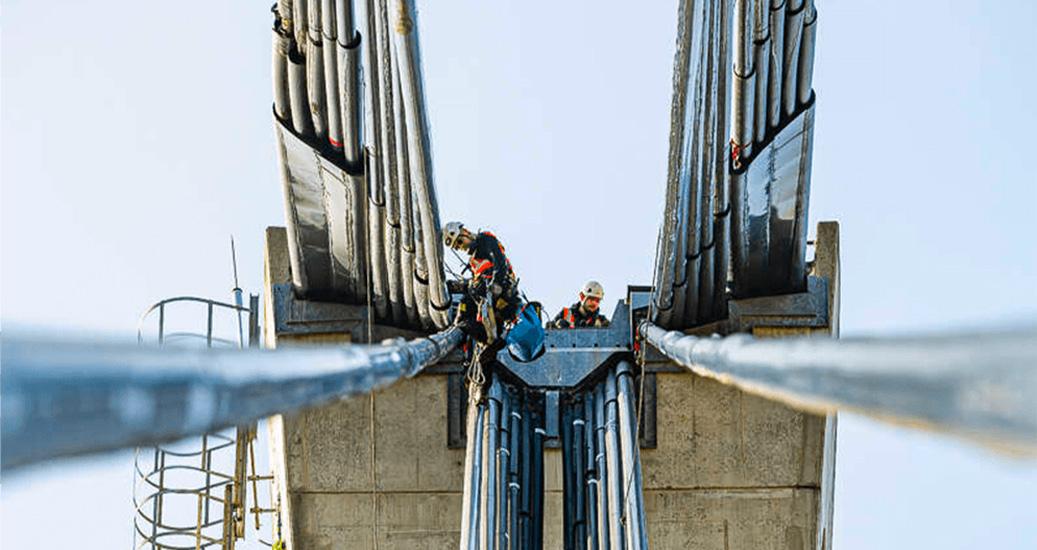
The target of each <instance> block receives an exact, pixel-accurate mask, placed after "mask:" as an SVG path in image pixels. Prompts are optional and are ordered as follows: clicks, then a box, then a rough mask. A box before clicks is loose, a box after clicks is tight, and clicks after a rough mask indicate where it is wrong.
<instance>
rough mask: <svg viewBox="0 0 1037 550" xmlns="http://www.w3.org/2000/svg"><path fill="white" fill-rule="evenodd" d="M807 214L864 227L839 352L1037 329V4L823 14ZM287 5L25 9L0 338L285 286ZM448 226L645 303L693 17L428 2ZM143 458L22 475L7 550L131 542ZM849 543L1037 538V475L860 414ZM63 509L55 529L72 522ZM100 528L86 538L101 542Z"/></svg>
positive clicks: (570, 291)
mask: <svg viewBox="0 0 1037 550" xmlns="http://www.w3.org/2000/svg"><path fill="white" fill-rule="evenodd" d="M817 3H818V9H819V13H820V16H819V28H818V46H817V57H816V61H815V77H814V86H815V90H816V92H817V94H818V102H817V113H816V114H817V117H816V128H815V134H814V138H815V139H814V141H815V145H814V147H815V149H814V157H813V159H814V165H813V185H812V190H811V198H810V201H811V203H810V219H811V220H812V221H811V223H813V222H816V221H818V220H839V221H840V223H841V227H842V243H841V245H842V318H841V323H842V332H843V334H844V335H855V334H887V335H889V334H899V333H903V332H931V331H941V330H947V329H952V328H967V327H983V326H992V325H993V326H1009V325H1013V324H1018V323H1021V322H1033V321H1034V320H1035V319H1037V250H1035V246H1034V244H1033V240H1034V235H1037V215H1035V211H1034V205H1035V204H1037V177H1035V176H1034V171H1033V169H1032V167H1031V165H1030V164H1029V161H1027V160H1026V159H1027V155H1028V154H1029V152H1030V151H1031V150H1032V149H1033V146H1034V145H1035V139H1034V128H1037V108H1035V107H1034V106H1033V103H1032V101H1031V96H1032V90H1033V89H1034V87H1035V85H1037V63H1035V62H1034V59H1035V58H1037V44H1035V42H1034V41H1033V40H1032V39H1031V35H1032V28H1033V26H1034V24H1035V23H1037V5H1035V4H1033V3H1032V2H1028V1H1025V0H1019V1H1003V2H998V3H996V4H992V3H990V2H982V1H979V0H971V1H965V0H962V1H955V2H949V1H943V2H938V1H916V2H897V1H893V0H875V1H871V2H847V1H845V0H832V1H823V0H818V2H817ZM268 4H269V2H266V3H263V2H241V1H238V2H198V1H193V2H180V3H168V2H131V1H128V0H124V1H117V0H99V1H97V2H74V1H69V0H55V1H52V2H45V3H41V2H27V1H19V0H5V2H4V4H3V19H2V22H0V25H2V33H0V184H2V190H0V214H2V215H0V250H2V254H0V318H2V323H3V326H4V327H5V329H9V328H10V327H12V326H14V327H18V326H28V327H42V328H45V329H49V330H53V331H62V332H64V333H66V334H73V333H75V332H92V333H104V334H107V335H112V336H115V337H117V338H131V337H133V335H134V334H135V330H136V324H137V320H138V317H139V315H140V313H141V312H142V311H143V310H144V308H145V307H147V306H148V305H149V304H151V303H153V302H155V301H156V300H159V299H161V298H164V297H167V296H171V295H182V294H194V295H201V296H209V297H214V298H221V299H226V298H229V297H230V288H231V287H232V286H233V283H232V275H231V263H230V250H229V248H230V247H229V238H230V236H231V235H234V236H235V238H236V240H237V245H238V261H239V266H240V267H239V272H240V276H241V286H242V287H243V288H245V289H246V291H253V292H258V291H259V290H260V288H261V282H262V281H261V266H262V235H263V229H264V228H265V227H266V226H269V225H282V224H283V223H284V211H283V205H282V196H281V190H280V183H279V181H278V177H277V173H278V172H277V166H276V157H275V154H274V145H273V133H272V122H271V118H270V114H269V113H270V103H271V85H270V77H269V69H270V23H271V20H270V14H269V10H268V7H269V5H268ZM418 6H419V9H420V19H419V25H420V31H421V39H422V48H423V51H422V54H423V58H424V63H425V66H424V74H425V78H426V94H427V99H428V106H429V117H430V121H431V125H432V134H433V135H432V144H433V154H434V158H435V179H436V186H437V191H438V194H439V204H440V207H441V214H442V218H443V219H444V220H449V219H462V220H465V221H466V222H467V223H468V224H469V225H474V226H478V227H483V228H486V229H491V230H493V231H494V233H495V234H497V235H498V236H499V237H501V239H502V240H503V241H504V243H505V245H506V246H507V247H508V252H509V255H510V257H511V260H512V263H513V264H514V265H515V268H516V270H517V271H518V274H519V276H520V277H521V278H522V285H523V288H524V290H525V291H526V292H527V294H529V295H530V297H531V298H535V299H539V300H540V301H542V302H544V303H545V304H546V305H547V307H548V309H552V310H553V309H556V308H559V307H561V306H563V305H566V304H567V303H569V302H571V301H572V300H574V299H575V294H576V292H577V291H578V289H579V286H580V285H581V284H582V283H583V282H584V281H585V280H586V279H588V278H596V279H598V280H599V281H601V282H602V283H603V284H604V286H605V288H606V293H607V296H606V299H607V300H610V301H611V300H614V299H619V298H621V297H622V295H623V291H624V287H625V285H627V284H649V283H650V282H651V269H652V265H653V258H654V253H655V250H654V249H655V238H656V232H657V230H658V223H659V221H660V219H661V213H662V207H663V188H664V185H665V171H666V155H667V136H668V132H669V109H670V93H671V78H672V64H673V52H674V42H675V38H676V25H677V19H676V13H677V4H676V0H665V1H660V0H656V1H652V2H639V3H630V2H628V3H619V2H607V1H595V2H590V1H587V0H580V1H576V0H574V1H570V2H545V1H542V0H526V1H495V2H479V1H475V0H454V1H451V2H428V1H422V0H419V2H418ZM130 460H131V455H130V454H127V453H117V454H115V455H109V456H105V457H97V458H91V459H85V460H77V461H72V462H66V463H60V464H56V465H49V466H45V467H41V468H38V469H36V470H34V471H33V472H31V473H29V474H26V475H23V476H19V477H16V478H15V479H5V480H3V481H4V482H3V483H2V485H0V494H2V500H0V503H2V515H0V546H4V547H9V548H59V547H70V546H72V545H73V544H74V546H75V547H77V548H81V549H92V548H113V547H128V546H129V545H130V539H129V535H130V528H129V526H130V524H129V517H130V513H131V508H130V504H129V487H130V474H131V470H130ZM837 463H838V473H837V482H836V516H835V541H834V542H835V548H836V549H838V550H852V549H874V548H929V547H933V548H935V547H939V548H943V549H959V548H960V549H965V548H976V547H999V548H1034V547H1037V496H1035V495H1037V464H1035V462H1033V461H1022V460H1016V459H1010V458H1005V457H1002V456H999V455H996V454H992V453H990V452H989V451H986V450H983V449H977V448H975V447H972V446H969V445H966V444H963V443H961V442H958V441H955V440H951V439H947V438H944V437H942V436H936V435H932V434H927V433H918V432H911V431H908V430H905V429H902V428H893V427H888V426H886V425H882V424H878V423H875V422H873V421H871V420H868V419H864V418H860V417H856V416H852V415H843V416H842V417H841V419H840V433H839V451H838V461H837ZM58 518H60V520H59V522H58V525H60V526H61V528H60V529H58V528H54V527H53V526H54V525H55V520H56V519H58ZM87 534H89V535H87Z"/></svg>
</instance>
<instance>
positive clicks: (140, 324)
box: [137, 296, 251, 347]
mask: <svg viewBox="0 0 1037 550" xmlns="http://www.w3.org/2000/svg"><path fill="white" fill-rule="evenodd" d="M175 302H195V303H201V304H206V305H208V307H209V311H210V315H209V329H208V330H209V335H206V336H203V337H208V338H209V339H210V340H211V333H212V315H211V312H212V308H213V307H221V308H224V309H229V310H232V311H236V312H238V313H241V312H249V311H251V310H250V309H249V308H247V307H244V306H239V305H235V304H231V303H228V302H220V301H218V300H212V299H209V298H200V297H198V296H174V297H172V298H166V299H164V300H160V301H158V302H155V303H154V304H151V306H149V307H148V309H146V310H144V313H142V314H141V316H140V320H139V321H137V343H143V342H144V322H145V321H147V320H148V317H149V316H150V315H151V314H152V313H154V312H155V311H156V310H157V311H158V312H159V321H158V322H159V331H158V334H159V342H161V341H162V339H163V336H164V334H163V328H164V327H163V325H164V320H165V318H164V315H163V314H164V312H165V307H166V305H167V304H171V303H175ZM240 344H241V345H242V347H244V342H240Z"/></svg>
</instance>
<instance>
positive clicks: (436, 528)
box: [263, 222, 839, 550]
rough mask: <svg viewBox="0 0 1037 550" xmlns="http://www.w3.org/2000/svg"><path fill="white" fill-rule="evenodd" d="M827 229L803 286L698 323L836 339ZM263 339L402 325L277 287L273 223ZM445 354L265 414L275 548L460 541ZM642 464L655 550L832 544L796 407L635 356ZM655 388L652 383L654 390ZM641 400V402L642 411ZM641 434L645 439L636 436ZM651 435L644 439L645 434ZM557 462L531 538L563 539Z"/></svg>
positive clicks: (822, 443)
mask: <svg viewBox="0 0 1037 550" xmlns="http://www.w3.org/2000/svg"><path fill="white" fill-rule="evenodd" d="M838 241H839V234H838V225H837V224H835V223H831V222H829V223H821V224H819V226H818V230H817V238H816V245H815V256H814V261H813V262H812V263H811V264H810V276H811V279H810V280H811V284H810V287H809V289H808V291H807V292H805V293H801V294H790V295H782V296H776V297H768V298H754V299H746V300H734V301H732V303H731V307H730V311H729V318H728V319H727V320H726V321H724V322H722V323H719V324H714V325H709V326H706V327H704V328H703V330H704V331H708V332H726V331H737V332H750V333H752V334H754V335H755V336H762V337H782V336H791V335H802V334H806V333H826V334H832V335H833V336H836V335H838V317H839V305H838V304H839V286H838V285H839V243H838ZM265 264H266V265H265V288H264V296H265V303H264V320H265V322H264V324H263V326H264V341H265V344H266V346H267V347H270V348H274V347H278V348H283V347H288V346H304V345H310V344H328V343H338V342H342V343H344V342H364V341H367V340H368V339H369V338H370V339H372V340H373V341H380V340H382V339H385V338H393V337H408V336H412V334H411V333H408V332H406V331H401V330H398V329H394V328H391V327H384V326H378V325H369V324H368V322H367V314H366V311H367V308H366V306H364V305H358V306H351V305H343V304H331V303H321V302H311V301H307V300H302V299H298V298H296V297H295V296H294V295H293V294H292V291H291V275H290V271H289V270H290V267H289V260H288V246H287V240H286V233H285V230H284V229H283V228H277V227H272V228H269V229H268V230H267V232H266V261H265ZM461 372H462V365H461V363H460V361H459V357H457V356H451V358H448V360H447V361H445V362H441V363H440V364H439V365H437V366H435V367H433V368H432V369H428V370H426V371H425V372H423V373H422V374H421V375H419V376H417V377H414V378H410V379H405V380H401V381H399V382H397V383H396V384H394V385H392V386H391V387H388V388H386V389H382V390H379V391H376V392H373V393H372V394H370V395H365V396H361V397H355V398H352V399H348V400H344V401H340V402H337V403H333V404H329V405H324V406H319V407H315V408H312V409H308V410H305V411H303V412H300V413H295V414H287V415H281V416H277V417H273V418H272V419H271V420H270V422H269V426H270V452H271V465H272V468H273V471H274V477H275V480H274V485H275V491H276V494H277V498H276V500H277V507H278V514H279V517H280V536H281V537H282V538H283V539H284V540H285V542H286V543H287V546H288V548H300V549H302V548H322V549H323V548H328V549H337V548H343V549H344V548H379V549H385V548H430V549H431V548H444V547H454V546H457V545H458V543H459V535H460V529H461V513H462V510H461V504H462V492H463V477H464V475H463V474H464V449H463V446H460V445H458V444H457V441H456V439H457V437H458V434H459V433H460V432H461V430H462V428H461V426H460V425H459V424H458V420H456V419H458V418H463V415H462V414H461V413H460V411H459V407H463V401H464V398H463V391H464V390H463V387H461V386H460V381H461V380H462V375H461ZM644 372H645V381H646V387H647V388H648V390H646V392H645V393H646V394H647V393H648V392H651V393H652V394H653V395H654V399H651V400H646V401H645V404H644V410H643V414H644V415H645V421H644V422H643V423H644V424H646V425H647V424H648V423H650V424H651V426H652V427H651V429H650V433H651V432H654V433H653V435H654V438H644V437H643V438H642V450H641V462H642V468H643V480H644V499H645V510H646V516H647V518H646V519H647V526H648V536H649V544H650V546H652V547H655V548H696V549H699V548H701V549H714V548H715V549H725V550H730V549H743V548H744V549H750V548H754V549H755V548H781V549H785V550H792V549H802V550H810V549H825V548H830V547H831V522H832V506H833V501H832V490H833V484H834V459H835V418H834V416H831V417H826V416H824V415H823V414H821V415H815V414H809V413H803V412H799V411H796V410H793V409H791V408H789V407H788V406H786V405H784V404H781V403H778V402H774V401H769V400H767V399H764V398H761V397H758V396H753V395H750V394H747V393H744V392H742V391H741V390H738V389H736V388H734V387H731V386H728V385H725V384H722V383H720V382H718V381H714V380H710V379H707V378H703V377H700V376H698V375H695V374H691V373H689V372H688V371H687V369H685V368H683V367H678V366H676V365H675V364H672V363H670V362H668V361H667V360H666V359H665V358H663V357H662V356H661V355H658V354H657V353H655V352H654V350H651V349H648V350H646V354H645V371H644ZM653 390H654V391H653ZM653 402H654V406H653ZM642 435H645V434H642ZM645 439H649V440H650V439H654V441H645ZM562 470H563V465H562V453H561V451H560V450H559V449H550V448H549V449H545V455H544V492H545V495H544V508H543V510H542V513H543V518H544V547H545V548H558V547H562V537H563V532H562V530H563V521H562V517H563V513H562V510H563V503H562V498H563V491H562V487H563V473H562Z"/></svg>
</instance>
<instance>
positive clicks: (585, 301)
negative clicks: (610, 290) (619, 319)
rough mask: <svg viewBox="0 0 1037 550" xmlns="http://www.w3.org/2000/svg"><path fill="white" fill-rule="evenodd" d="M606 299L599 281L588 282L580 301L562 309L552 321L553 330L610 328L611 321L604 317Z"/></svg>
mask: <svg viewBox="0 0 1037 550" xmlns="http://www.w3.org/2000/svg"><path fill="white" fill-rule="evenodd" d="M604 297H605V289H604V288H602V286H601V283H599V282H598V281H587V284H585V285H583V289H582V290H580V301H579V302H576V303H575V304H573V305H571V306H569V307H566V308H562V311H560V312H558V315H555V318H554V320H552V321H551V328H603V327H607V326H609V320H608V318H607V317H605V316H604V315H602V314H601V313H600V312H599V310H600V309H601V299H602V298H604Z"/></svg>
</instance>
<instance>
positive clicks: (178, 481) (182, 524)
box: [133, 288, 273, 550]
mask: <svg viewBox="0 0 1037 550" xmlns="http://www.w3.org/2000/svg"><path fill="white" fill-rule="evenodd" d="M234 294H235V298H236V301H237V302H239V303H238V304H228V303H224V302H219V301H216V300H211V299H207V298H199V297H195V296H177V297H174V298H168V299H165V300H162V301H160V302H157V303H155V304H154V305H152V306H151V307H149V308H148V309H147V310H145V312H144V314H143V315H142V316H141V318H140V322H139V323H138V326H137V342H138V344H141V345H144V344H145V338H144V329H145V325H146V324H147V323H148V321H149V320H150V319H151V318H152V316H153V315H157V326H156V327H155V328H156V332H157V344H158V346H160V347H161V346H165V345H168V344H172V343H174V342H180V341H194V342H204V344H205V347H206V349H211V348H213V347H214V346H217V347H230V348H233V347H237V348H239V349H242V348H245V347H257V346H258V344H259V331H258V328H259V323H258V315H259V299H258V296H255V295H253V296H251V297H250V300H249V307H248V308H246V307H243V306H242V305H241V304H240V302H241V289H239V288H235V289H234ZM189 304H201V305H203V306H205V309H204V311H205V331H204V332H200V333H199V332H175V333H170V332H169V331H168V330H167V326H166V325H167V321H168V320H169V319H168V317H167V315H166V313H167V311H168V310H169V309H170V308H171V307H173V308H176V307H177V306H181V307H182V306H185V305H189ZM219 311H224V312H231V313H234V314H236V317H237V323H236V328H237V341H236V342H235V341H234V339H232V338H223V337H220V336H217V335H216V334H217V332H216V326H215V322H214V321H215V315H216V313H217V312H219ZM243 313H248V318H249V322H248V326H249V331H248V340H247V341H246V339H245V332H244V330H243V323H242V319H241V315H242V314H243ZM228 329H229V330H230V331H231V332H233V327H228ZM255 441H256V424H255V423H252V424H251V425H244V426H237V427H235V428H231V429H227V430H222V431H219V432H212V433H205V434H203V435H202V436H201V437H200V438H198V439H193V438H192V439H187V440H184V441H180V442H178V443H176V444H173V445H156V446H153V447H146V448H142V447H138V448H137V450H136V453H135V454H134V477H135V483H134V486H133V504H134V518H133V527H134V533H135V539H136V542H135V544H134V548H138V549H143V548H148V549H152V550H164V549H169V550H190V549H195V550H200V549H202V548H210V547H212V548H220V549H224V550H227V549H231V548H233V547H234V546H235V541H236V540H238V539H242V538H243V537H244V536H245V523H246V521H247V517H248V516H249V515H250V513H249V512H251V515H253V517H254V521H255V527H256V530H257V531H258V530H259V529H260V514H261V513H269V512H271V511H273V510H272V506H271V507H267V508H263V507H261V506H260V505H259V481H260V480H263V481H267V480H271V479H273V477H272V476H269V475H265V476H260V475H258V474H257V473H256V469H257V466H256V461H255ZM249 467H251V470H252V473H251V475H249V474H248V469H249ZM250 484H251V490H252V495H253V501H254V502H253V506H252V508H251V509H250V510H246V508H247V504H248V503H247V500H248V492H249V485H250ZM266 546H270V544H266Z"/></svg>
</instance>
